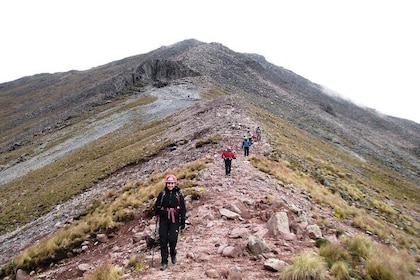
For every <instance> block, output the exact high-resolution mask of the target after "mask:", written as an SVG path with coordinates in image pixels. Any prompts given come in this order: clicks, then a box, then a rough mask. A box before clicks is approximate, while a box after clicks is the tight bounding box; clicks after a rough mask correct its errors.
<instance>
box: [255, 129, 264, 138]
mask: <svg viewBox="0 0 420 280" xmlns="http://www.w3.org/2000/svg"><path fill="white" fill-rule="evenodd" d="M255 132H256V133H257V141H258V142H259V141H261V134H262V131H261V128H260V127H257V130H256V131H255Z"/></svg>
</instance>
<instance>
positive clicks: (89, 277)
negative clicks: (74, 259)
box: [83, 262, 123, 280]
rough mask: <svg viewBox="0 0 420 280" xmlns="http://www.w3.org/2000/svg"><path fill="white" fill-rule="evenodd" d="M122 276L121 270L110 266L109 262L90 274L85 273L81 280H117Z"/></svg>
mask: <svg viewBox="0 0 420 280" xmlns="http://www.w3.org/2000/svg"><path fill="white" fill-rule="evenodd" d="M122 275H123V269H122V268H121V267H118V266H114V265H112V264H111V263H110V262H106V263H103V264H102V265H100V266H98V267H97V268H95V270H93V271H92V272H89V273H86V275H85V276H83V280H118V279H120V277H121V276H122Z"/></svg>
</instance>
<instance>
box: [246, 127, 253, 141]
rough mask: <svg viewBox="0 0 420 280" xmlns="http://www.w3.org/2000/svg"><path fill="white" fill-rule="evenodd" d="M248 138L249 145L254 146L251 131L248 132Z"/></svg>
mask: <svg viewBox="0 0 420 280" xmlns="http://www.w3.org/2000/svg"><path fill="white" fill-rule="evenodd" d="M246 136H247V138H248V140H249V143H250V144H252V134H251V132H250V131H249V130H248V132H247V134H246Z"/></svg>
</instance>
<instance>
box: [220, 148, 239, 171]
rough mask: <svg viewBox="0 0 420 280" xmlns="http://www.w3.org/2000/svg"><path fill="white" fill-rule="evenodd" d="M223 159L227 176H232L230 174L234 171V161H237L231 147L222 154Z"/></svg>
mask: <svg viewBox="0 0 420 280" xmlns="http://www.w3.org/2000/svg"><path fill="white" fill-rule="evenodd" d="M222 159H223V160H224V161H225V173H226V176H230V172H231V170H232V159H236V156H235V154H234V153H233V152H232V148H231V147H227V149H226V150H225V151H223V153H222Z"/></svg>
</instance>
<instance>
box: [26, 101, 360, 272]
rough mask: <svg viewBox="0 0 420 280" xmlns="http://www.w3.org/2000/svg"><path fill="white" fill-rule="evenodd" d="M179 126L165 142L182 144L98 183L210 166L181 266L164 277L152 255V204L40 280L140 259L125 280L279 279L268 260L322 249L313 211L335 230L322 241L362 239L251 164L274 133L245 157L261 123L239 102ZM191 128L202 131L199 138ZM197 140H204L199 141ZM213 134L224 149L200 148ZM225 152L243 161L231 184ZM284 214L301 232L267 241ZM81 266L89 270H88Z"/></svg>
mask: <svg viewBox="0 0 420 280" xmlns="http://www.w3.org/2000/svg"><path fill="white" fill-rule="evenodd" d="M173 122H174V126H173V128H172V129H170V130H169V131H167V132H166V133H165V136H164V137H171V138H173V139H176V142H177V143H179V144H178V145H177V146H176V147H174V149H172V150H171V151H168V152H167V153H165V154H163V155H162V156H160V157H156V158H154V159H152V160H150V161H149V162H147V163H146V164H140V165H138V166H133V167H129V168H126V169H125V170H123V171H121V173H119V174H116V175H115V176H112V177H110V178H108V179H107V180H105V181H104V182H100V183H99V184H98V186H101V187H100V188H101V189H102V190H104V189H107V190H108V191H109V190H110V188H112V187H111V186H118V187H114V188H115V189H117V190H119V189H120V188H123V187H124V185H126V184H130V183H131V184H133V183H135V182H136V181H144V180H146V179H147V178H148V177H149V176H150V174H152V173H153V172H154V171H156V170H159V171H161V172H167V170H170V169H172V168H176V167H177V166H180V165H186V164H188V163H190V162H193V161H195V160H200V159H210V162H209V164H208V166H207V168H205V169H204V170H203V171H201V172H200V174H199V175H198V176H197V177H196V180H195V181H196V186H195V187H194V189H197V190H200V192H201V193H202V196H201V197H200V199H198V200H197V199H192V196H187V208H188V214H187V224H188V226H187V229H186V230H185V232H184V233H183V234H182V236H181V237H180V241H179V245H178V254H179V255H178V264H177V265H170V267H169V269H168V270H166V271H164V272H161V271H159V261H160V257H159V252H158V250H156V252H154V253H153V252H152V250H150V249H148V248H147V246H146V245H147V244H146V240H145V239H143V238H144V237H145V236H146V235H147V233H150V232H151V231H153V225H154V220H151V219H150V218H147V217H146V216H144V213H145V212H146V211H147V209H146V208H147V207H148V203H147V204H145V205H144V206H142V207H140V208H139V209H138V210H137V214H136V216H137V217H136V219H134V221H132V222H129V223H127V224H125V225H124V227H123V228H122V229H120V230H119V231H118V232H116V233H115V234H114V233H113V234H109V235H108V237H107V238H105V239H101V241H100V242H98V241H97V240H96V238H93V239H91V240H89V242H85V243H84V248H83V250H82V251H80V250H76V251H75V252H80V253H79V254H74V256H72V257H69V258H66V259H63V260H61V261H60V262H58V263H56V264H54V265H53V266H51V267H50V268H47V269H46V270H44V271H40V272H39V273H38V277H40V278H41V279H82V275H83V274H84V273H89V272H91V271H92V270H93V269H95V268H97V267H100V266H101V265H102V264H104V263H106V262H111V263H112V264H113V265H119V266H121V267H126V266H127V264H128V263H129V262H130V259H132V258H133V256H135V257H137V258H139V259H142V268H141V269H139V270H138V271H135V270H133V271H131V272H126V273H125V275H124V276H123V277H122V278H121V279H156V278H162V277H163V278H165V279H204V278H206V273H207V274H209V273H216V274H219V275H221V276H220V277H223V275H224V277H225V278H227V277H234V276H233V275H236V276H235V277H241V279H278V273H277V272H275V271H271V270H270V269H267V268H264V262H265V261H266V259H267V258H272V259H279V260H282V261H284V262H290V260H291V259H292V258H293V256H296V255H297V254H300V253H302V252H312V251H316V250H317V248H316V247H315V240H314V239H313V238H314V237H312V238H311V237H310V234H309V231H307V230H306V225H313V224H314V222H315V220H314V219H313V217H312V213H313V212H316V213H317V215H319V216H321V217H323V219H325V220H326V221H328V223H329V224H330V226H329V227H324V228H322V234H323V236H324V237H326V238H329V239H331V240H335V239H336V233H337V231H338V230H341V231H343V232H345V234H352V235H353V234H355V233H357V232H358V231H357V230H355V229H354V228H352V227H350V226H348V225H347V224H346V223H343V222H339V221H337V220H336V219H335V218H334V216H333V212H332V210H331V209H329V208H321V207H319V206H317V205H316V204H313V203H312V202H311V201H310V200H308V197H307V195H308V194H306V193H305V192H302V191H301V190H299V186H298V185H295V184H293V183H291V184H290V183H288V184H286V183H284V182H282V181H280V180H278V179H276V178H274V177H272V176H269V175H267V174H265V173H263V172H261V171H259V170H258V169H256V168H255V167H253V166H252V164H251V163H250V158H251V157H262V156H263V155H264V154H267V153H270V152H271V151H272V149H273V148H272V147H271V146H270V144H269V143H268V139H269V137H270V135H269V133H270V132H269V131H267V132H265V133H264V135H263V140H262V141H261V142H257V143H255V144H254V145H253V146H252V147H251V152H250V155H251V157H249V158H247V157H244V156H243V153H242V151H241V141H242V138H243V134H245V133H246V131H247V130H253V129H254V128H255V127H256V126H258V125H259V123H258V121H257V120H256V119H254V118H253V117H252V115H248V113H247V109H246V108H245V107H243V106H242V105H240V100H239V99H236V98H221V99H218V100H211V101H207V102H205V103H197V104H196V105H194V106H193V107H191V108H190V109H188V110H184V111H182V112H180V113H177V114H176V115H175V117H174V118H173ZM191 128H195V129H194V130H196V131H194V132H193V130H192V129H191ZM197 133H198V134H199V135H200V137H199V138H195V137H194V135H196V134H197ZM214 133H217V134H220V135H221V138H222V139H221V140H220V141H219V142H218V143H214V144H210V145H208V146H207V145H206V146H204V147H203V148H196V147H195V146H196V143H197V141H199V140H200V139H203V138H204V139H205V138H206V137H210V136H211V135H212V134H214ZM266 133H267V134H266ZM226 145H231V146H232V147H233V148H234V151H235V153H236V154H237V159H236V160H235V161H234V163H233V175H232V176H231V177H226V176H225V175H224V169H223V163H222V160H221V157H220V155H221V151H222V150H223V149H224V148H225V147H226ZM181 186H182V180H181ZM103 192H104V191H103ZM299 193H302V194H299ZM270 197H271V198H270ZM83 199H86V197H84V198H83ZM151 202H153V201H151ZM222 209H229V210H231V211H236V212H233V213H236V215H237V216H236V217H234V218H226V217H225V216H223V215H222V214H221V210H222ZM238 209H239V210H238ZM279 211H284V212H285V213H288V215H289V217H290V223H291V224H292V222H293V226H292V228H293V229H294V231H295V232H294V233H290V234H289V235H288V236H287V237H285V236H267V227H268V226H267V221H268V219H269V218H270V216H271V215H272V214H273V213H275V212H279ZM298 224H299V225H298ZM300 225H302V226H300ZM251 235H252V236H255V237H258V238H264V240H265V242H266V244H267V246H268V247H269V248H270V252H265V253H264V256H265V257H262V255H259V254H256V255H255V254H253V253H251V252H249V249H247V246H248V245H247V244H248V237H249V236H251ZM21 237H22V236H21ZM104 240H105V241H104ZM133 240H136V241H135V242H134V241H133ZM224 246H231V247H234V248H235V250H234V253H231V254H228V253H226V252H225V255H223V253H222V248H223V247H224ZM152 258H153V259H154V262H153V263H154V265H153V266H152ZM83 267H87V268H86V271H85V270H84V268H83ZM215 271H216V272H215ZM229 275H230V276H229ZM229 279H231V278H229ZM235 279H239V278H235Z"/></svg>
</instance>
